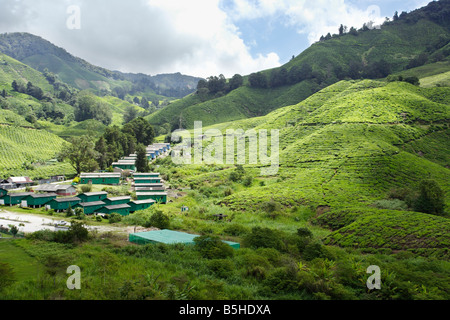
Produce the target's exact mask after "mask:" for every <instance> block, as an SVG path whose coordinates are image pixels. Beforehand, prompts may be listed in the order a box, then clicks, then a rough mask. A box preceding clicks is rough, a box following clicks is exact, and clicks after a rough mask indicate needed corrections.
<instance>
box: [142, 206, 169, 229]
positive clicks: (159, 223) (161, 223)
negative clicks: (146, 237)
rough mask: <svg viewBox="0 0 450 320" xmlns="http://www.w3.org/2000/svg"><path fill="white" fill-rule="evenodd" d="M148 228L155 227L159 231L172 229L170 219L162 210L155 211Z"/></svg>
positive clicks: (147, 224)
mask: <svg viewBox="0 0 450 320" xmlns="http://www.w3.org/2000/svg"><path fill="white" fill-rule="evenodd" d="M146 226H147V227H150V226H152V227H155V228H158V229H168V228H169V227H170V218H169V217H168V216H166V215H165V214H164V213H163V212H162V211H161V210H155V213H153V214H152V216H151V217H150V219H149V220H148V222H147V223H146Z"/></svg>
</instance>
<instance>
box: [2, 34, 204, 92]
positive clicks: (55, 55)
mask: <svg viewBox="0 0 450 320" xmlns="http://www.w3.org/2000/svg"><path fill="white" fill-rule="evenodd" d="M0 52H1V53H4V54H6V55H8V56H10V57H12V58H14V59H16V60H18V61H21V62H23V63H25V64H27V65H29V66H30V67H32V68H34V69H36V70H38V71H41V72H44V71H45V70H48V71H50V72H52V73H54V74H56V75H57V76H58V77H59V79H60V80H61V81H63V82H65V83H67V84H69V85H71V86H73V87H75V88H77V89H80V90H84V89H94V90H97V91H98V92H101V93H108V92H112V91H114V92H115V93H116V94H117V95H119V96H124V95H126V94H132V95H133V94H137V93H147V94H148V93H154V94H157V95H161V96H165V97H172V98H181V97H184V96H186V95H187V94H189V93H191V92H193V91H194V90H195V88H196V86H197V83H198V81H199V80H200V78H197V77H191V76H186V75H182V74H180V73H175V74H167V75H157V76H149V75H144V74H125V73H122V72H119V71H111V70H107V69H105V68H101V67H97V66H94V65H92V64H90V63H89V62H87V61H85V60H83V59H80V58H77V57H75V56H73V55H72V54H70V53H68V52H67V51H66V50H65V49H63V48H60V47H57V46H55V45H54V44H52V43H51V42H49V41H47V40H45V39H43V38H41V37H38V36H35V35H32V34H29V33H7V34H0Z"/></svg>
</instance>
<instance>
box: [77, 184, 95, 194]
mask: <svg viewBox="0 0 450 320" xmlns="http://www.w3.org/2000/svg"><path fill="white" fill-rule="evenodd" d="M80 188H81V192H83V193H86V192H91V191H92V184H83V185H82V186H81V187H80Z"/></svg>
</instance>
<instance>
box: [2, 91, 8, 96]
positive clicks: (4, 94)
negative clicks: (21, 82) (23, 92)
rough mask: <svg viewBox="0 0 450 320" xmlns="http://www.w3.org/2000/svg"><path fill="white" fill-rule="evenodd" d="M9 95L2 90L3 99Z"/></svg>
mask: <svg viewBox="0 0 450 320" xmlns="http://www.w3.org/2000/svg"><path fill="white" fill-rule="evenodd" d="M7 95H8V94H7V93H6V90H5V89H3V90H2V97H3V98H6V96H7Z"/></svg>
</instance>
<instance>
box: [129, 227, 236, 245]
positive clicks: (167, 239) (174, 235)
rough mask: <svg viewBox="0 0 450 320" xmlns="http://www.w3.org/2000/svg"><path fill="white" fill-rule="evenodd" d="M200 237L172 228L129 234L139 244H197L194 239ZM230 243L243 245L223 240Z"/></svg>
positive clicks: (132, 240)
mask: <svg viewBox="0 0 450 320" xmlns="http://www.w3.org/2000/svg"><path fill="white" fill-rule="evenodd" d="M197 237H199V235H196V234H190V233H185V232H178V231H172V230H167V229H165V230H157V231H148V232H139V233H132V234H130V235H129V237H128V240H129V241H130V242H132V243H137V244H149V243H155V244H156V243H164V244H177V243H181V244H186V245H193V244H195V241H194V239H195V238H197ZM223 242H225V243H226V244H228V245H230V246H231V247H232V248H234V249H239V248H240V247H241V245H240V244H239V243H237V242H231V241H223Z"/></svg>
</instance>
